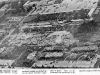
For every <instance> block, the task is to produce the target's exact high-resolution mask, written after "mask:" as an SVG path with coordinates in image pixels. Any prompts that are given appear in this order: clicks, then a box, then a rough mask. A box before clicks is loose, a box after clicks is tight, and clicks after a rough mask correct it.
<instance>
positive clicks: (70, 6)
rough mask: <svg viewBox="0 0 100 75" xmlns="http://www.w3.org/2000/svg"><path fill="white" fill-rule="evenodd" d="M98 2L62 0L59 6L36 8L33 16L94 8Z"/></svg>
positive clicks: (95, 0)
mask: <svg viewBox="0 0 100 75" xmlns="http://www.w3.org/2000/svg"><path fill="white" fill-rule="evenodd" d="M98 3H99V0H63V1H62V2H61V3H60V4H53V5H49V6H43V7H38V8H37V9H36V10H35V12H33V13H32V15H34V14H37V13H38V14H50V13H60V12H70V11H73V10H80V9H92V8H96V7H97V5H98Z"/></svg>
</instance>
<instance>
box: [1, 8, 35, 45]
mask: <svg viewBox="0 0 100 75" xmlns="http://www.w3.org/2000/svg"><path fill="white" fill-rule="evenodd" d="M32 12H34V9H32V10H31V11H30V12H29V13H28V15H27V16H25V17H24V18H23V19H22V20H21V21H20V22H19V24H18V25H17V28H19V27H20V26H22V25H23V21H24V20H25V19H26V18H27V17H28V16H29V15H30V14H31V13H32ZM15 30H16V28H14V29H12V30H11V31H10V32H9V34H8V35H7V36H6V37H5V38H4V39H3V40H1V41H0V45H1V44H2V43H3V41H4V40H6V39H7V38H8V37H9V36H10V35H11V34H12V33H13V32H14V31H15Z"/></svg>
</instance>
